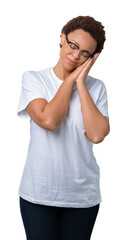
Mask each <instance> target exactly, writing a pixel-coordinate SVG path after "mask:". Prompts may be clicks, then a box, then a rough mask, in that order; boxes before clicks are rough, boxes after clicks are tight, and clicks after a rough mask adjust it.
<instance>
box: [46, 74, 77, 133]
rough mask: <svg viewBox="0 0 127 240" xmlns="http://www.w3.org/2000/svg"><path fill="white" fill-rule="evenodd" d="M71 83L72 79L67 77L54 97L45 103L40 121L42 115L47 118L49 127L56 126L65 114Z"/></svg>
mask: <svg viewBox="0 0 127 240" xmlns="http://www.w3.org/2000/svg"><path fill="white" fill-rule="evenodd" d="M73 84H74V81H73V80H72V79H69V78H67V79H66V80H65V81H63V83H62V84H61V86H60V88H59V89H58V91H57V93H56V95H55V96H54V98H53V99H52V100H51V101H50V102H49V103H48V104H46V105H45V108H44V110H43V113H42V122H43V116H45V118H46V119H49V122H50V126H51V129H54V128H56V127H58V126H59V125H60V124H61V123H62V121H63V120H64V118H65V116H66V114H67V111H68V106H69V100H70V97H71V93H72V87H73Z"/></svg>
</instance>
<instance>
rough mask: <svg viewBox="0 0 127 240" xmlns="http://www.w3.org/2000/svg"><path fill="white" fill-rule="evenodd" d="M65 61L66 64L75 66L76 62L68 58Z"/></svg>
mask: <svg viewBox="0 0 127 240" xmlns="http://www.w3.org/2000/svg"><path fill="white" fill-rule="evenodd" d="M67 61H68V63H70V64H72V65H75V64H76V62H74V61H72V60H71V59H70V58H67Z"/></svg>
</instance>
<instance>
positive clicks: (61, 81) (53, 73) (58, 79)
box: [51, 67, 63, 84]
mask: <svg viewBox="0 0 127 240" xmlns="http://www.w3.org/2000/svg"><path fill="white" fill-rule="evenodd" d="M51 72H52V75H53V77H54V78H55V79H56V80H57V81H58V82H59V83H61V84H62V83H63V80H61V79H60V78H58V77H57V76H56V74H55V72H54V70H53V67H52V68H51Z"/></svg>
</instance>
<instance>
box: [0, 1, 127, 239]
mask: <svg viewBox="0 0 127 240" xmlns="http://www.w3.org/2000/svg"><path fill="white" fill-rule="evenodd" d="M3 2H4V3H1V4H0V5H1V6H0V25H1V26H0V35H1V37H0V42H1V43H0V60H1V64H0V72H1V73H0V76H1V79H0V84H1V89H0V121H1V122H0V141H1V142H0V149H1V150H0V165H1V166H0V221H1V223H0V229H1V233H0V238H1V239H5V240H6V239H13V240H17V239H18V240H23V239H26V237H25V232H24V227H23V224H22V220H21V216H20V211H19V202H18V201H19V199H18V187H19V184H20V179H21V175H22V171H23V167H24V164H25V160H26V154H27V148H28V143H29V137H30V135H29V120H27V119H21V118H19V117H17V115H16V113H17V108H18V103H19V96H20V91H21V79H22V73H23V72H24V71H27V70H40V69H45V68H47V67H51V66H54V65H55V64H56V63H57V60H58V58H59V42H60V33H61V29H62V27H63V25H65V24H66V23H67V21H69V20H70V19H72V18H73V17H76V16H79V15H89V16H93V17H94V18H95V19H96V20H98V21H101V22H102V24H103V25H104V26H105V30H106V36H107V40H106V43H105V48H104V50H103V51H102V53H101V55H100V56H99V58H98V59H97V61H96V63H95V65H94V66H93V68H92V69H91V71H90V75H92V76H93V77H97V78H99V79H101V80H102V81H104V83H105V85H106V88H107V93H108V104H109V116H110V126H111V131H110V134H109V135H108V136H107V137H106V138H105V140H104V141H103V142H102V143H100V144H96V145H94V153H95V156H96V159H97V162H98V164H99V166H100V171H101V179H100V185H101V193H102V203H101V206H100V211H99V214H98V217H97V221H96V224H95V228H94V230H93V233H92V237H91V240H102V239H103V240H107V239H108V240H110V239H111V240H114V239H115V240H117V239H118V240H126V239H127V231H126V224H127V222H126V215H127V193H126V189H127V187H126V185H127V174H126V172H127V163H126V162H127V154H126V149H127V141H126V138H127V137H126V136H127V114H126V108H127V107H126V103H127V93H126V92H127V85H126V81H127V79H126V70H127V67H126V62H127V61H126V56H127V35H126V23H127V18H126V5H125V1H123V0H121V1H112V0H108V1H101V0H97V1H96V0H93V1H92V0H91V1H90V0H89V1H81V0H78V1H72V0H70V1H49V0H46V1H42V0H36V1H35V0H22V1H19V0H11V1H9V0H4V1H3Z"/></svg>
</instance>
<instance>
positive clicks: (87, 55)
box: [81, 52, 90, 58]
mask: <svg viewBox="0 0 127 240" xmlns="http://www.w3.org/2000/svg"><path fill="white" fill-rule="evenodd" d="M81 55H82V56H83V57H84V58H89V57H90V54H89V53H87V52H82V53H81Z"/></svg>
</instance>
